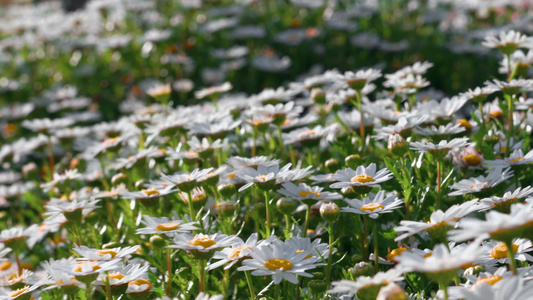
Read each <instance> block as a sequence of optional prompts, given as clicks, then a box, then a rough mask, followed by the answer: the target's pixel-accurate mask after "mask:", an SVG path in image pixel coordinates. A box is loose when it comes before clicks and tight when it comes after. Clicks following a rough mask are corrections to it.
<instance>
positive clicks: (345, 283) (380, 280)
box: [327, 268, 404, 299]
mask: <svg viewBox="0 0 533 300" xmlns="http://www.w3.org/2000/svg"><path fill="white" fill-rule="evenodd" d="M403 273H404V272H402V271H401V270H399V269H396V268H393V269H390V270H388V271H386V272H378V273H377V274H376V275H375V276H374V277H369V276H359V277H357V279H356V280H355V281H351V280H341V281H334V282H332V283H331V285H332V286H333V288H332V289H330V290H329V291H327V293H328V294H343V295H346V296H348V297H352V296H354V295H357V294H359V293H364V295H367V296H369V297H367V298H365V299H375V297H376V296H377V294H378V292H379V290H380V289H381V287H383V286H385V285H387V284H388V283H390V282H396V281H401V280H403V277H402V274H403ZM372 296H373V297H372Z"/></svg>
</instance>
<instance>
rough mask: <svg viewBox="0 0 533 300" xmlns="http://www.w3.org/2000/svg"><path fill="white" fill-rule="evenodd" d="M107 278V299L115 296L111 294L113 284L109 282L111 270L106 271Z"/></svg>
mask: <svg viewBox="0 0 533 300" xmlns="http://www.w3.org/2000/svg"><path fill="white" fill-rule="evenodd" d="M105 274H106V278H105V294H106V299H107V300H112V299H113V297H112V296H111V284H110V283H109V271H107V272H105Z"/></svg>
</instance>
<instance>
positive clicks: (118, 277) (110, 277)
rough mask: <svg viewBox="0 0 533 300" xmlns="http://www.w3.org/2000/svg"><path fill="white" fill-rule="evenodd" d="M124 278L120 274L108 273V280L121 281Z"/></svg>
mask: <svg viewBox="0 0 533 300" xmlns="http://www.w3.org/2000/svg"><path fill="white" fill-rule="evenodd" d="M124 277H126V276H124V275H123V274H122V273H120V272H112V273H109V279H117V280H121V279H122V278H124Z"/></svg>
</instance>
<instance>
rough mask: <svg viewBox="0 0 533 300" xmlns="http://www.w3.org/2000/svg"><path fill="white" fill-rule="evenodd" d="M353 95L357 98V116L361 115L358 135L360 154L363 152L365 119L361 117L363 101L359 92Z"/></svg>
mask: <svg viewBox="0 0 533 300" xmlns="http://www.w3.org/2000/svg"><path fill="white" fill-rule="evenodd" d="M355 95H356V98H357V109H359V114H360V115H361V123H360V128H359V134H360V135H361V152H363V151H364V150H365V119H364V115H363V105H362V104H363V100H362V96H361V91H357V92H356V94H355Z"/></svg>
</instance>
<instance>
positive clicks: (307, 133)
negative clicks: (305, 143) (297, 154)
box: [300, 130, 316, 137]
mask: <svg viewBox="0 0 533 300" xmlns="http://www.w3.org/2000/svg"><path fill="white" fill-rule="evenodd" d="M315 134H316V132H315V131H314V130H306V131H302V132H300V137H302V136H306V135H315Z"/></svg>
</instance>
